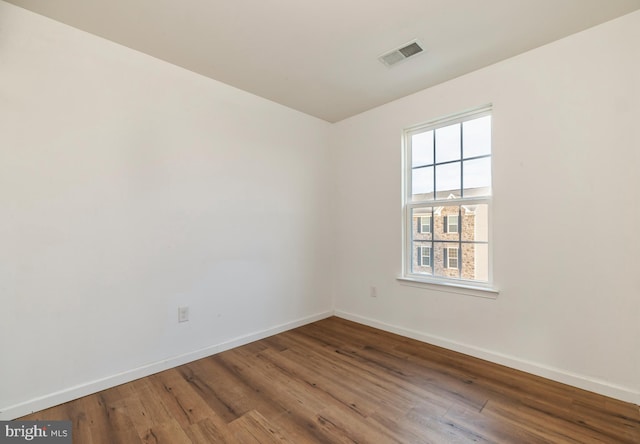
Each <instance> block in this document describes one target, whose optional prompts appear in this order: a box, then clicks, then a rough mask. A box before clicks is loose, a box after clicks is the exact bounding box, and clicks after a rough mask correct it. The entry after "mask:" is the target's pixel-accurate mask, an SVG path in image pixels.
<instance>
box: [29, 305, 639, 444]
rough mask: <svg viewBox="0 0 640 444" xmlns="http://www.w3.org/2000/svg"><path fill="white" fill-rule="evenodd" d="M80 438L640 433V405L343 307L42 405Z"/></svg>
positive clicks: (439, 439)
mask: <svg viewBox="0 0 640 444" xmlns="http://www.w3.org/2000/svg"><path fill="white" fill-rule="evenodd" d="M21 419H24V420H61V419H67V420H71V421H72V422H73V434H74V443H75V444H118V443H124V444H139V443H170V444H200V443H202V444H207V443H221V444H236V443H242V444H250V443H280V444H287V443H296V444H305V443H332V444H333V443H352V444H353V443H372V444H387V443H389V444H391V443H394V444H397V443H402V444H442V443H444V444H456V443H460V444H462V443H495V444H512V443H513V444H520V443H524V444H542V443H553V444H569V443H574V444H575V443H580V444H591V443H593V444H596V443H600V444H601V443H606V444H639V443H640V408H639V407H638V406H636V405H633V404H629V403H624V402H622V401H618V400H615V399H611V398H607V397H604V396H600V395H597V394H594V393H590V392H587V391H584V390H580V389H577V388H575V387H569V386H567V385H564V384H561V383H558V382H554V381H549V380H546V379H544V378H540V377H537V376H533V375H530V374H527V373H523V372H519V371H516V370H513V369H509V368H507V367H503V366H500V365H497V364H493V363H490V362H487V361H483V360H480V359H476V358H472V357H470V356H466V355H463V354H460V353H455V352H452V351H450V350H446V349H443V348H440V347H436V346H433V345H429V344H424V343H421V342H419V341H416V340H413V339H409V338H405V337H401V336H398V335H394V334H392V333H388V332H384V331H381V330H376V329H374V328H371V327H366V326H363V325H359V324H356V323H354V322H350V321H347V320H344V319H340V318H336V317H332V318H328V319H325V320H322V321H319V322H315V323H312V324H309V325H305V326H302V327H299V328H296V329H294V330H290V331H287V332H284V333H281V334H278V335H275V336H272V337H269V338H266V339H263V340H260V341H256V342H253V343H251V344H248V345H245V346H242V347H238V348H235V349H232V350H228V351H226V352H223V353H219V354H217V355H214V356H211V357H208V358H204V359H201V360H198V361H194V362H191V363H189V364H186V365H182V366H179V367H176V368H174V369H171V370H167V371H165V372H161V373H158V374H156V375H152V376H149V377H147V378H142V379H139V380H136V381H132V382H130V383H127V384H123V385H121V386H118V387H114V388H112V389H109V390H105V391H102V392H100V393H96V394H93V395H90V396H86V397H84V398H81V399H78V400H75V401H72V402H69V403H66V404H63V405H61V406H56V407H53V408H51V409H48V410H43V411H41V412H36V413H34V414H32V415H28V416H25V417H24V418H21Z"/></svg>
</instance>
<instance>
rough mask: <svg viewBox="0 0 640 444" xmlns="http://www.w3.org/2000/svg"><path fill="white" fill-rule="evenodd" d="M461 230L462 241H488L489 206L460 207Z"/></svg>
mask: <svg viewBox="0 0 640 444" xmlns="http://www.w3.org/2000/svg"><path fill="white" fill-rule="evenodd" d="M461 211H462V228H461V230H460V233H461V236H462V240H464V241H480V242H488V241H489V205H485V204H482V205H462V207H461Z"/></svg>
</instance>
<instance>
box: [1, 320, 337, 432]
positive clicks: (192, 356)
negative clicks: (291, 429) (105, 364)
mask: <svg viewBox="0 0 640 444" xmlns="http://www.w3.org/2000/svg"><path fill="white" fill-rule="evenodd" d="M332 315H333V312H332V311H327V312H323V313H318V314H315V315H312V316H307V317H304V318H301V319H297V320H295V321H291V322H287V323H284V324H280V325H276V326H274V327H271V328H268V329H266V330H262V331H258V332H254V333H250V334H248V335H244V336H240V337H238V338H235V339H232V340H230V341H226V342H223V343H220V344H214V345H211V346H208V347H205V348H201V349H199V350H195V351H192V352H189V353H185V354H182V355H179V356H174V357H172V358H169V359H165V360H162V361H158V362H154V363H152V364H148V365H144V366H142V367H138V368H135V369H131V370H127V371H124V372H122V373H118V374H115V375H111V376H107V377H105V378H101V379H98V380H95V381H89V382H86V383H83V384H79V385H76V386H75V387H69V388H66V389H64V390H60V391H58V392H55V393H49V394H46V395H44V396H41V397H38V398H34V399H30V400H28V401H25V402H22V403H20V404H16V405H12V406H7V407H0V420H1V421H8V420H12V419H15V418H19V417H21V416H24V415H28V414H30V413H33V412H37V411H40V410H43V409H47V408H49V407H53V406H56V405H59V404H63V403H65V402H68V401H72V400H74V399H78V398H81V397H83V396H87V395H90V394H93V393H96V392H99V391H101V390H105V389H108V388H111V387H115V386H117V385H120V384H124V383H126V382H130V381H133V380H136V379H139V378H143V377H145V376H149V375H152V374H154V373H158V372H161V371H164V370H168V369H170V368H174V367H177V366H179V365H183V364H186V363H189V362H192V361H195V360H198V359H202V358H205V357H207V356H211V355H214V354H216V353H220V352H223V351H225V350H230V349H232V348H234V347H239V346H241V345H245V344H248V343H250V342H253V341H257V340H260V339H264V338H266V337H269V336H272V335H275V334H278V333H282V332H284V331H287V330H291V329H293V328H297V327H300V326H303V325H306V324H309V323H311V322H315V321H319V320H321V319H324V318H328V317H330V316H332Z"/></svg>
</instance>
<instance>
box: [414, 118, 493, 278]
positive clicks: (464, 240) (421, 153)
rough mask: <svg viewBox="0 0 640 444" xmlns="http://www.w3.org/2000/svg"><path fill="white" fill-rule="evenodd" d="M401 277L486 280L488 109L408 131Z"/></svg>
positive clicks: (488, 154) (488, 267)
mask: <svg viewBox="0 0 640 444" xmlns="http://www.w3.org/2000/svg"><path fill="white" fill-rule="evenodd" d="M405 144H406V148H407V151H406V153H405V155H406V159H405V160H406V164H407V173H408V174H407V175H406V177H407V182H406V183H405V187H406V190H407V192H406V196H407V197H406V203H405V222H406V226H407V229H406V230H405V245H406V248H405V250H406V254H407V259H406V260H405V276H409V277H414V278H415V277H417V278H420V277H424V278H428V280H430V279H436V280H438V279H441V280H451V279H457V280H471V281H476V282H480V283H486V282H488V281H489V280H490V263H489V260H490V254H489V207H490V196H491V115H490V110H489V109H488V108H485V109H482V110H480V111H477V112H474V113H469V114H466V115H463V116H457V117H455V118H452V119H450V120H447V121H444V122H438V123H437V124H434V125H425V126H423V127H419V128H415V129H412V130H410V131H407V132H406V140H405Z"/></svg>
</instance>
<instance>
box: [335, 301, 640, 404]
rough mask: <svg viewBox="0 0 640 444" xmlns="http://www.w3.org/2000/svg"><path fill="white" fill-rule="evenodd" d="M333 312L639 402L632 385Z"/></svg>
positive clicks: (365, 318)
mask: <svg viewBox="0 0 640 444" xmlns="http://www.w3.org/2000/svg"><path fill="white" fill-rule="evenodd" d="M335 316H337V317H339V318H343V319H347V320H349V321H353V322H357V323H360V324H364V325H368V326H369V327H373V328H377V329H380V330H384V331H388V332H390V333H395V334H398V335H401V336H405V337H408V338H411V339H416V340H418V341H421V342H426V343H427V344H432V345H436V346H438V347H443V348H446V349H448V350H453V351H456V352H459V353H464V354H466V355H469V356H473V357H476V358H480V359H484V360H486V361H490V362H493V363H496V364H500V365H504V366H506V367H510V368H513V369H516V370H521V371H523V372H527V373H531V374H533V375H537V376H541V377H543V378H547V379H551V380H553V381H556V382H560V383H563V384H567V385H570V386H573V387H577V388H580V389H583V390H588V391H591V392H594V393H598V394H600V395H604V396H609V397H611V398H615V399H618V400H621V401H624V402H630V403H633V404H636V405H640V391H638V390H634V389H633V388H631V387H624V386H620V385H616V384H611V383H609V382H607V381H603V380H602V379H598V378H592V377H589V376H587V375H582V374H579V373H573V372H570V371H566V370H562V369H559V368H555V367H551V366H547V365H544V364H540V363H537V362H532V361H528V360H525V359H520V358H517V357H514V356H510V355H506V354H503V353H499V352H495V351H492V350H488V349H485V348H481V347H476V346H473V345H469V344H464V343H461V342H457V341H452V340H449V339H446V338H443V337H441V336H435V335H430V334H427V333H423V332H419V331H416V330H412V329H408V328H403V327H398V326H395V325H392V324H387V323H384V322H380V321H377V320H375V319H371V318H367V317H364V316H358V315H354V314H351V313H348V312H344V311H341V310H336V311H335Z"/></svg>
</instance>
